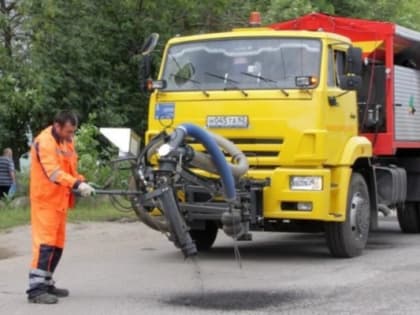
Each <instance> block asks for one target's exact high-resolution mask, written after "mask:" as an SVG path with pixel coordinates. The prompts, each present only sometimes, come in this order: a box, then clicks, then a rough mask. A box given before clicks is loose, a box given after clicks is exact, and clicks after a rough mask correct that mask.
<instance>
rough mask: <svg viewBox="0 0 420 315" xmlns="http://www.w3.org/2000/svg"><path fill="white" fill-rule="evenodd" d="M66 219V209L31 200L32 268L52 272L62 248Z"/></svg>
mask: <svg viewBox="0 0 420 315" xmlns="http://www.w3.org/2000/svg"><path fill="white" fill-rule="evenodd" d="M66 221H67V211H60V210H57V209H51V208H50V207H47V206H44V205H39V204H38V203H36V202H32V205H31V224H32V263H31V268H32V270H34V269H39V270H43V271H47V272H49V273H53V272H54V270H55V267H57V264H58V261H59V260H60V257H61V253H62V251H63V248H64V243H65V238H66Z"/></svg>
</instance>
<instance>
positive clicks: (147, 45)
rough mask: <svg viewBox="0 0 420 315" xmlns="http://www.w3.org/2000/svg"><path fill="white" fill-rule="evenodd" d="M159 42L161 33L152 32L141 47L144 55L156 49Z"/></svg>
mask: <svg viewBox="0 0 420 315" xmlns="http://www.w3.org/2000/svg"><path fill="white" fill-rule="evenodd" d="M158 42H159V34H158V33H152V34H150V35H149V37H147V38H146V40H145V41H144V43H143V46H142V47H141V49H140V51H141V54H142V55H143V56H146V55H150V54H151V53H152V51H153V50H154V49H155V47H156V45H157V44H158Z"/></svg>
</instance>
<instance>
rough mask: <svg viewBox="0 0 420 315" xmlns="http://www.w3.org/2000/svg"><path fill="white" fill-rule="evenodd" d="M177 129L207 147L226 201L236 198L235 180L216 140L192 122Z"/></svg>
mask: <svg viewBox="0 0 420 315" xmlns="http://www.w3.org/2000/svg"><path fill="white" fill-rule="evenodd" d="M177 129H178V130H182V131H184V133H186V134H187V135H189V136H191V137H193V138H194V139H196V140H198V141H199V142H200V143H202V144H203V145H204V147H205V148H206V149H207V152H208V153H209V154H210V156H211V158H212V160H213V163H214V165H215V166H216V168H217V171H218V172H219V174H220V177H221V179H222V183H223V188H224V190H225V197H226V199H227V200H228V201H233V200H235V199H236V190H235V180H234V178H233V174H232V170H231V169H230V167H229V165H228V163H227V162H226V159H225V156H224V155H223V153H222V151H221V150H220V149H219V146H218V145H217V143H216V141H215V140H214V139H213V137H212V136H211V134H209V133H208V132H207V131H206V130H204V129H202V128H200V127H198V126H196V125H193V124H182V125H180V126H178V127H177Z"/></svg>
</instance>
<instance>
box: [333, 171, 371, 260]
mask: <svg viewBox="0 0 420 315" xmlns="http://www.w3.org/2000/svg"><path fill="white" fill-rule="evenodd" d="M369 226H370V201H369V190H368V187H367V185H366V181H365V179H364V178H363V176H362V175H360V174H359V173H353V175H352V176H351V180H350V188H349V195H348V201H347V209H346V220H345V221H344V222H327V223H326V226H325V234H326V239H327V244H328V248H329V250H330V253H331V255H332V256H334V257H339V258H350V257H355V256H359V255H361V254H362V252H363V249H364V248H365V246H366V242H367V239H368V235H369Z"/></svg>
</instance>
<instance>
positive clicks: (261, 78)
mask: <svg viewBox="0 0 420 315" xmlns="http://www.w3.org/2000/svg"><path fill="white" fill-rule="evenodd" d="M241 74H243V75H246V76H248V77H251V78H256V79H259V80H261V81H264V82H269V83H277V81H276V80H273V79H269V78H265V77H263V76H261V75H257V74H253V73H249V72H241ZM276 87H277V88H278V89H279V90H280V92H282V93H283V94H284V96H289V93H288V92H287V91H286V90H285V89H282V88H279V87H278V86H276Z"/></svg>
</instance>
